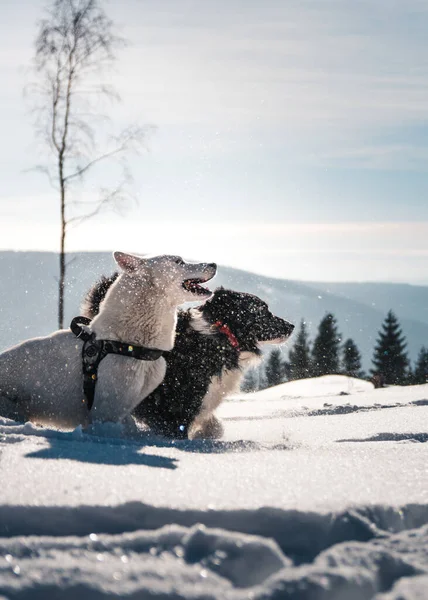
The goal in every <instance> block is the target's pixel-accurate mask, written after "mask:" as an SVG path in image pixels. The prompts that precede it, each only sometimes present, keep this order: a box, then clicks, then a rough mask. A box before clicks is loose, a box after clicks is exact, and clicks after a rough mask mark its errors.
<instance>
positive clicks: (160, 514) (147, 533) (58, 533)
mask: <svg viewBox="0 0 428 600" xmlns="http://www.w3.org/2000/svg"><path fill="white" fill-rule="evenodd" d="M219 414H220V415H221V416H222V418H223V419H224V423H225V437H224V439H223V440H220V441H216V442H208V441H206V442H203V441H194V442H184V441H182V442H171V441H166V440H163V439H160V438H154V437H151V436H149V435H148V434H147V433H146V432H141V435H140V437H139V438H138V439H137V438H136V439H133V440H126V439H122V438H120V437H118V434H119V430H118V429H116V428H114V427H113V428H107V427H101V428H99V429H97V430H96V431H94V432H93V433H92V435H90V434H88V433H82V431H80V430H76V431H75V432H59V431H54V430H49V429H43V428H39V427H36V426H34V425H30V424H26V425H23V424H17V423H13V422H11V421H6V420H4V419H3V420H2V421H0V479H1V482H2V487H1V490H0V595H1V594H3V595H4V596H5V597H7V598H9V599H10V600H12V599H18V598H19V599H20V600H27V599H30V598H31V599H34V598H35V599H38V598H43V599H49V598H59V597H60V598H65V599H66V600H68V599H71V598H77V597H79V598H82V599H83V598H85V599H86V598H96V599H101V598H110V597H120V598H132V599H137V598H144V599H146V598H162V599H166V598H168V599H174V600H175V599H178V598H193V599H208V598H210V599H217V598H218V599H221V600H224V599H226V600H228V599H230V600H234V599H239V600H241V599H244V598H246V599H248V598H252V599H256V600H268V599H278V600H279V599H281V600H282V599H288V598H289V599H293V600H296V599H297V600H303V599H304V600H312V599H314V600H321V599H322V600H333V599H334V600H341V599H343V600H357V599H358V600H360V599H361V600H363V599H369V598H370V599H371V598H376V600H386V599H388V600H392V599H395V600H398V598H405V599H406V600H410V599H416V598H425V597H427V596H428V553H427V550H426V549H427V547H428V470H427V447H426V445H425V443H424V442H426V441H428V429H427V426H426V423H427V422H428V385H425V386H414V387H408V388H399V387H396V388H393V387H391V388H386V389H382V390H374V389H373V388H372V386H371V385H370V384H367V383H366V382H360V381H358V380H348V379H347V378H345V377H338V376H333V377H327V378H320V379H315V380H305V381H301V382H293V383H288V384H283V385H281V386H278V387H277V388H272V389H270V390H265V391H263V392H258V393H256V394H251V395H247V396H240V397H235V398H234V399H232V400H231V401H229V402H227V403H225V404H224V405H223V406H222V407H221V409H220V411H219ZM418 594H419V595H418Z"/></svg>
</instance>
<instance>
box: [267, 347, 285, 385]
mask: <svg viewBox="0 0 428 600" xmlns="http://www.w3.org/2000/svg"><path fill="white" fill-rule="evenodd" d="M285 375H286V364H285V362H284V361H283V359H282V353H281V350H280V349H279V348H275V350H272V352H271V353H270V355H269V358H268V359H267V362H266V367H265V379H266V387H272V386H274V385H279V384H280V383H282V382H283V381H284V379H285Z"/></svg>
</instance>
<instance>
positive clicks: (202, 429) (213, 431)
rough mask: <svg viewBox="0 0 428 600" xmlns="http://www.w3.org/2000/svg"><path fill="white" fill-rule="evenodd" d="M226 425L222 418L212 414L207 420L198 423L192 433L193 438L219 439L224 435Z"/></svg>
mask: <svg viewBox="0 0 428 600" xmlns="http://www.w3.org/2000/svg"><path fill="white" fill-rule="evenodd" d="M223 433H224V427H223V424H222V422H221V421H220V419H218V418H217V417H215V416H214V415H211V417H209V418H208V419H206V420H205V421H202V422H200V423H198V424H197V425H196V426H195V428H194V429H193V431H192V432H191V435H190V436H189V437H190V438H191V439H192V440H218V439H220V438H221V437H222V436H223Z"/></svg>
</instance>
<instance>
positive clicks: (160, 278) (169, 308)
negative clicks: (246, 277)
mask: <svg viewBox="0 0 428 600" xmlns="http://www.w3.org/2000/svg"><path fill="white" fill-rule="evenodd" d="M115 259H116V262H117V263H118V265H119V266H120V267H121V269H122V270H123V272H122V273H121V275H120V276H119V277H118V279H117V280H116V281H115V283H114V284H113V285H112V286H111V288H110V289H109V291H108V293H107V295H106V298H105V300H104V302H103V303H102V305H101V308H100V312H99V314H98V315H97V317H96V318H95V319H94V320H93V322H92V329H93V331H95V333H96V335H97V337H98V338H99V339H112V340H119V341H123V342H127V343H129V344H133V345H139V346H145V347H152V348H160V349H162V350H171V348H172V347H173V344H174V335H175V326H176V310H177V306H178V305H179V304H182V303H183V302H186V301H189V300H190V299H194V298H193V295H192V294H191V293H190V292H188V291H186V290H185V289H184V288H183V286H182V282H183V280H185V279H189V278H200V279H210V278H211V277H213V276H214V274H215V266H213V265H206V264H189V263H184V262H183V261H181V262H179V261H180V259H179V257H174V256H160V257H153V258H140V257H135V256H133V255H128V254H123V253H120V252H117V253H115ZM81 352H82V342H81V341H80V340H78V339H77V338H76V337H75V336H74V335H73V334H72V333H71V332H70V331H69V330H62V331H56V332H55V333H53V334H51V335H49V336H47V337H44V338H34V339H32V340H28V341H26V342H23V343H22V344H19V345H18V346H15V347H13V348H11V349H10V350H6V351H5V352H3V353H1V354H0V415H3V416H11V415H13V418H15V419H18V420H32V421H36V422H39V423H51V424H54V425H56V426H58V427H76V426H77V425H79V424H83V425H87V424H88V423H91V422H94V421H103V422H105V421H114V422H117V421H123V420H125V419H126V418H127V416H128V415H129V414H130V412H131V411H132V410H133V409H134V408H135V406H136V405H137V404H138V403H139V402H141V400H142V399H143V398H145V397H146V396H147V395H148V394H150V393H151V392H152V391H153V390H154V389H155V388H156V387H157V386H158V385H159V384H160V383H161V381H162V379H163V378H164V376H165V368H166V364H165V360H164V358H159V359H158V360H156V361H153V362H149V361H140V360H136V359H133V358H128V357H125V356H118V355H108V356H107V357H106V358H105V359H104V360H103V361H102V362H101V363H100V366H99V370H98V381H97V385H96V389H95V399H94V404H93V407H92V410H91V412H89V411H88V409H87V407H86V404H85V403H84V402H83V392H82V382H83V379H82V359H81ZM12 407H13V408H12Z"/></svg>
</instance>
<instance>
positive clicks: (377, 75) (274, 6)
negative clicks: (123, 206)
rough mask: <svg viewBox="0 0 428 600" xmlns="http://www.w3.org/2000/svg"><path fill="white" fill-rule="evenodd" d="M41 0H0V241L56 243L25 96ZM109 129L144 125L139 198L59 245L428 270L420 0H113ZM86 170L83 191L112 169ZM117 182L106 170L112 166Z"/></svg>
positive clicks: (135, 167)
mask: <svg viewBox="0 0 428 600" xmlns="http://www.w3.org/2000/svg"><path fill="white" fill-rule="evenodd" d="M45 4H46V3H45V2H42V1H39V0H21V2H19V3H16V2H14V1H12V0H0V5H1V10H2V19H1V22H0V89H1V93H0V109H1V112H0V114H1V115H2V123H1V125H2V126H1V131H2V136H3V140H2V142H3V143H1V144H0V169H1V173H2V186H1V189H0V206H1V219H0V234H1V235H0V249H15V250H21V249H24V250H27V249H31V250H57V249H58V243H59V226H58V220H59V207H58V200H57V196H56V194H55V191H54V190H53V189H52V188H51V187H50V185H49V182H48V181H47V180H46V179H45V178H44V177H43V176H42V175H41V174H40V173H37V172H34V171H31V170H30V169H31V168H32V167H34V166H35V165H37V164H40V162H42V161H44V160H46V154H45V153H44V149H43V147H42V146H41V145H40V143H37V141H36V140H35V137H34V127H33V116H32V114H31V112H30V106H31V100H32V98H31V94H27V97H26V98H24V97H23V88H24V86H25V84H26V83H28V82H29V80H30V78H31V74H30V73H29V66H30V64H31V59H32V55H33V48H34V46H33V42H34V38H35V35H36V32H37V26H36V24H37V21H38V20H39V19H40V18H41V17H42V16H43V7H44V6H45ZM105 8H106V11H107V12H108V14H109V16H110V17H111V18H112V19H113V20H114V22H115V23H116V25H117V31H118V32H120V34H121V35H123V36H124V37H125V38H127V39H128V40H129V45H128V46H127V47H126V48H125V49H123V50H121V51H120V52H119V53H118V60H117V63H116V66H115V70H114V72H113V73H112V74H111V76H110V77H109V83H112V84H114V85H115V87H116V88H117V90H118V91H119V93H120V95H121V97H122V102H121V103H120V104H118V105H112V106H111V107H109V111H108V113H109V116H110V118H111V121H110V123H111V124H112V125H113V126H114V127H117V128H121V127H125V126H127V124H129V123H131V122H138V123H141V124H148V125H151V126H153V131H152V133H151V134H150V135H149V136H148V138H147V142H146V150H144V151H143V152H142V153H141V155H140V156H138V157H135V158H132V159H131V160H130V168H131V170H132V173H133V177H134V183H133V193H134V195H135V197H136V201H135V202H133V203H131V204H130V205H129V207H128V209H127V210H126V211H125V212H124V214H123V215H118V214H116V213H105V214H102V215H99V216H98V217H97V218H95V219H92V220H90V221H86V222H85V223H84V224H82V225H80V226H79V227H75V228H72V229H71V230H70V231H69V233H68V239H67V248H68V249H69V250H70V251H72V250H73V251H75V250H115V249H119V250H125V251H131V252H138V253H145V252H150V253H170V252H171V253H174V254H182V255H183V256H186V257H188V258H192V259H198V260H208V261H215V262H218V263H220V264H226V265H229V266H235V267H239V268H244V269H248V270H252V271H255V272H258V273H262V274H266V275H271V276H276V277H283V278H292V279H301V280H330V281H400V282H408V283H416V284H428V270H427V266H426V265H427V259H428V201H427V196H428V39H427V36H426V31H427V28H428V0H401V1H395V0H358V1H356V0H264V1H263V2H259V1H257V0H228V1H227V2H226V1H225V0H204V2H200V1H197V0H180V2H178V1H177V0H162V2H159V0H121V1H120V2H119V1H118V0H111V1H110V2H106V3H105ZM114 173H115V171H114V169H113V170H112V168H111V167H110V166H109V165H106V166H105V167H104V168H99V169H97V171H96V173H95V175H94V177H93V178H92V179H91V180H90V181H89V182H88V184H87V185H86V186H85V187H81V188H80V189H79V190H77V191H76V193H77V194H78V198H79V199H85V200H89V201H91V199H94V198H95V197H96V196H95V194H96V190H97V188H98V187H99V186H103V185H106V182H107V183H111V182H112V178H113V180H114V177H115V175H114ZM113 183H114V181H113Z"/></svg>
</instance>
